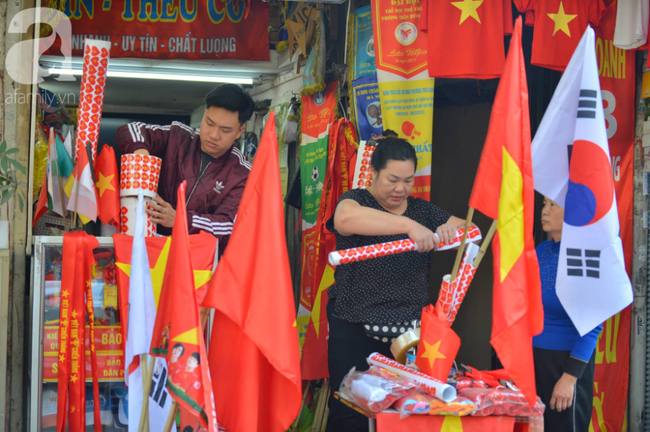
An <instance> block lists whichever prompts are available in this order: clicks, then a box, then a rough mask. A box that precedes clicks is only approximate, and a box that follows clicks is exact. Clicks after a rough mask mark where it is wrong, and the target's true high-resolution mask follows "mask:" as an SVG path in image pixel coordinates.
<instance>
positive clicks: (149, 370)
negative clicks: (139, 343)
mask: <svg viewBox="0 0 650 432" xmlns="http://www.w3.org/2000/svg"><path fill="white" fill-rule="evenodd" d="M140 364H141V365H142V411H140V424H139V426H138V432H143V431H145V430H148V429H149V425H148V423H149V393H150V392H151V383H152V380H153V369H154V366H155V365H156V358H155V357H154V356H149V366H148V367H147V354H141V355H140Z"/></svg>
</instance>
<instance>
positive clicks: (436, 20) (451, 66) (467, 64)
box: [422, 0, 512, 79]
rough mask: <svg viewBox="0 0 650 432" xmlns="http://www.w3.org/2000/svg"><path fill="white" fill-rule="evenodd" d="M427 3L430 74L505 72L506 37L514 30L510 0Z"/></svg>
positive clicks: (488, 74)
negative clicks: (504, 44) (504, 41)
mask: <svg viewBox="0 0 650 432" xmlns="http://www.w3.org/2000/svg"><path fill="white" fill-rule="evenodd" d="M424 6H425V9H424V12H423V14H424V15H425V26H424V28H423V29H422V30H423V31H425V32H426V33H427V34H428V36H429V38H428V52H427V54H428V67H429V76H432V77H436V78H477V79H487V78H498V77H500V76H501V72H502V71H503V65H504V63H505V60H506V52H505V48H504V46H503V38H504V36H505V35H506V34H512V7H511V1H510V0H502V1H483V0H464V1H449V0H426V1H425V2H424ZM459 52H463V53H465V55H462V56H458V55H457V53H459Z"/></svg>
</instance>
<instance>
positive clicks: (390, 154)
mask: <svg viewBox="0 0 650 432" xmlns="http://www.w3.org/2000/svg"><path fill="white" fill-rule="evenodd" d="M392 160H397V161H409V160H410V161H413V165H415V170H416V171H417V169H418V156H417V154H416V153H415V149H414V148H413V146H412V145H411V144H409V142H408V141H406V140H404V139H402V138H397V137H392V136H391V137H387V138H384V139H382V140H380V141H379V144H377V148H376V149H375V152H374V153H373V154H372V162H371V164H372V167H373V168H374V169H375V171H377V172H379V171H381V170H383V169H384V168H386V164H387V163H388V161H392Z"/></svg>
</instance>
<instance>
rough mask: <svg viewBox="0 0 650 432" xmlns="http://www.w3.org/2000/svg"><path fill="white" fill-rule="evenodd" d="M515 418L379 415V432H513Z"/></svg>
mask: <svg viewBox="0 0 650 432" xmlns="http://www.w3.org/2000/svg"><path fill="white" fill-rule="evenodd" d="M513 430H515V419H514V417H496V416H490V417H471V416H468V417H455V416H417V415H414V416H410V417H407V418H404V419H401V418H400V415H399V414H398V413H379V414H377V432H486V431H490V432H513Z"/></svg>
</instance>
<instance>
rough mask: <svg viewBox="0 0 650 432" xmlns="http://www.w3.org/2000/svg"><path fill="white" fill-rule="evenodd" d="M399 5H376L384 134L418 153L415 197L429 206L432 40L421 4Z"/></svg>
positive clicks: (381, 0) (383, 1) (383, 0)
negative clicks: (394, 135) (429, 59)
mask: <svg viewBox="0 0 650 432" xmlns="http://www.w3.org/2000/svg"><path fill="white" fill-rule="evenodd" d="M394 3H395V2H393V1H391V0H372V1H371V5H372V16H373V23H374V35H375V52H376V53H377V57H376V58H375V60H376V64H377V80H378V82H379V97H380V100H381V115H382V116H383V124H384V129H392V130H394V131H395V132H397V133H398V134H399V136H400V137H401V138H404V139H406V140H407V141H408V142H409V143H411V145H413V147H414V148H415V151H416V153H417V156H418V170H417V172H416V173H415V181H414V183H413V191H412V192H411V195H412V196H414V197H417V198H422V199H424V200H426V201H429V199H430V198H431V140H432V138H433V95H434V81H433V79H431V78H429V74H428V72H427V35H426V33H423V32H422V31H420V29H421V28H422V27H424V24H425V20H426V16H425V14H424V9H423V7H422V6H421V5H420V4H419V2H418V4H406V5H400V6H397V5H395V4H394ZM404 17H409V18H408V20H407V19H405V18H404Z"/></svg>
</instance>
